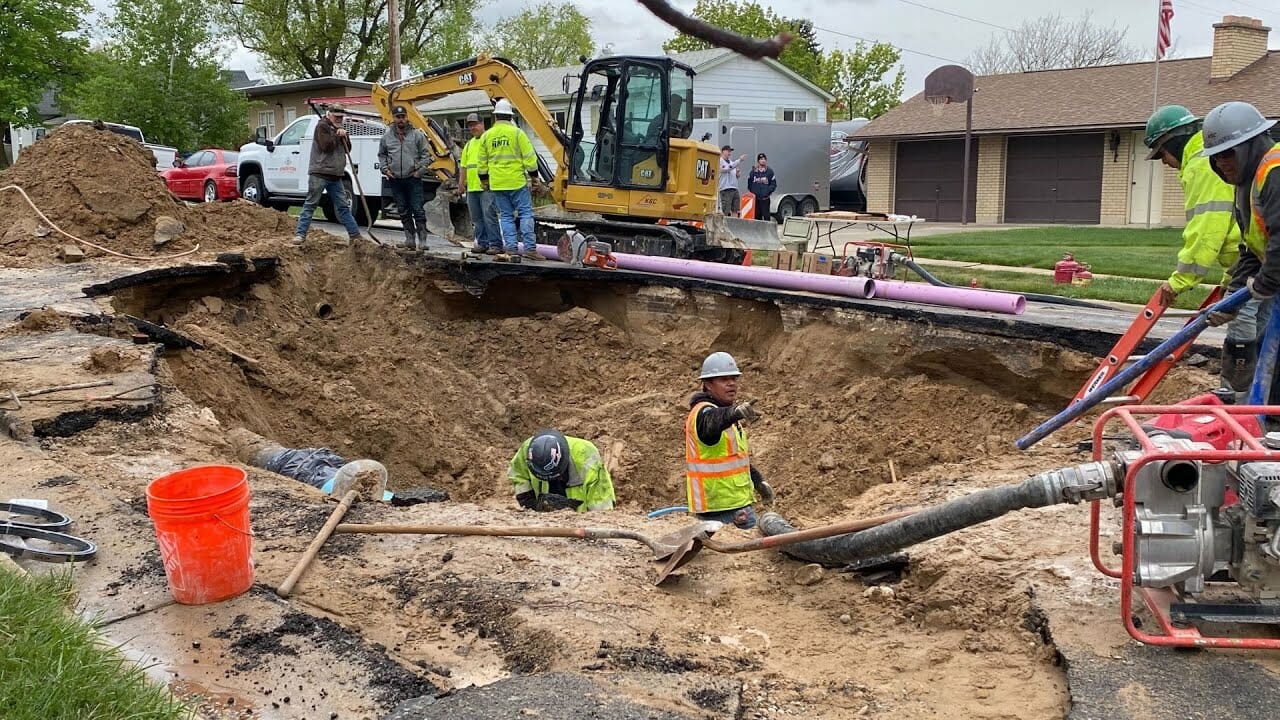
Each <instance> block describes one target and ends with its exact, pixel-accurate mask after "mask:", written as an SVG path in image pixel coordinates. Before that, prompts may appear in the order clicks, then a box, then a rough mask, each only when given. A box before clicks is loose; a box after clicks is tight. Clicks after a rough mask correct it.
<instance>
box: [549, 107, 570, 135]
mask: <svg viewBox="0 0 1280 720" xmlns="http://www.w3.org/2000/svg"><path fill="white" fill-rule="evenodd" d="M551 117H552V118H553V119H554V120H555V121H556V127H559V128H560V129H561V130H565V129H567V128H568V126H569V112H568V111H567V110H556V111H554V112H552V113H551Z"/></svg>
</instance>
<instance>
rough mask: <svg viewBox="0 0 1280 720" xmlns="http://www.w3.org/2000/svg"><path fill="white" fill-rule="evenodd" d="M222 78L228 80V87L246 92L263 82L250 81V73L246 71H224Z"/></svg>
mask: <svg viewBox="0 0 1280 720" xmlns="http://www.w3.org/2000/svg"><path fill="white" fill-rule="evenodd" d="M222 76H223V77H224V78H226V80H227V85H230V86H231V89H232V90H244V89H245V88H251V87H254V86H256V85H261V84H262V81H261V80H253V79H250V78H249V73H247V72H245V71H244V70H223V71H222Z"/></svg>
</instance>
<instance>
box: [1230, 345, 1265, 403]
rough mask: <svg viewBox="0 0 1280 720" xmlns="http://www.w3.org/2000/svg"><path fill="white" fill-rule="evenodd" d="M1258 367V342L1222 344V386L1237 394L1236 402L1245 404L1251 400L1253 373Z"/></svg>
mask: <svg viewBox="0 0 1280 720" xmlns="http://www.w3.org/2000/svg"><path fill="white" fill-rule="evenodd" d="M1257 365H1258V342H1257V341H1256V340H1250V341H1246V342H1241V341H1239V340H1225V341H1223V343H1222V386H1223V387H1224V388H1231V390H1233V391H1234V392H1235V394H1236V402H1237V403H1239V404H1243V403H1245V402H1247V401H1248V399H1249V388H1250V386H1252V385H1253V371H1254V368H1256V367H1257Z"/></svg>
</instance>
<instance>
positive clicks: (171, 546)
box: [147, 465, 253, 605]
mask: <svg viewBox="0 0 1280 720" xmlns="http://www.w3.org/2000/svg"><path fill="white" fill-rule="evenodd" d="M147 514H148V515H150V516H151V521H152V522H153V523H155V526H156V541H157V542H158V543H160V557H161V559H162V560H164V574H165V576H166V577H167V578H168V579H169V592H170V593H172V594H173V599H174V600H177V601H178V602H180V603H182V604H183V605H203V604H205V603H211V602H218V601H219V600H227V599H229V598H233V597H235V596H237V595H239V594H240V593H242V592H244V591H245V590H248V589H249V587H250V586H251V585H253V536H252V535H251V534H250V530H249V478H248V475H247V474H246V473H245V471H244V470H241V469H240V468H238V467H232V466H229V465H202V466H200V467H193V468H188V469H186V470H180V471H178V472H176V473H171V474H169V475H165V476H163V477H160V478H157V479H155V480H153V481H152V482H151V484H150V485H148V486H147Z"/></svg>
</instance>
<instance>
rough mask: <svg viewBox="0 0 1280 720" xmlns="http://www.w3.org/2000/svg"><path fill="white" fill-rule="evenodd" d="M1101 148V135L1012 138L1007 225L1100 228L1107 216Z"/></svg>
mask: <svg viewBox="0 0 1280 720" xmlns="http://www.w3.org/2000/svg"><path fill="white" fill-rule="evenodd" d="M1102 145H1103V141H1102V135H1031V136H1026V137H1010V138H1009V147H1008V152H1007V155H1006V157H1007V160H1006V165H1005V191H1004V220H1005V222H1027V223H1096V222H1098V220H1099V217H1100V215H1101V212H1102Z"/></svg>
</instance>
